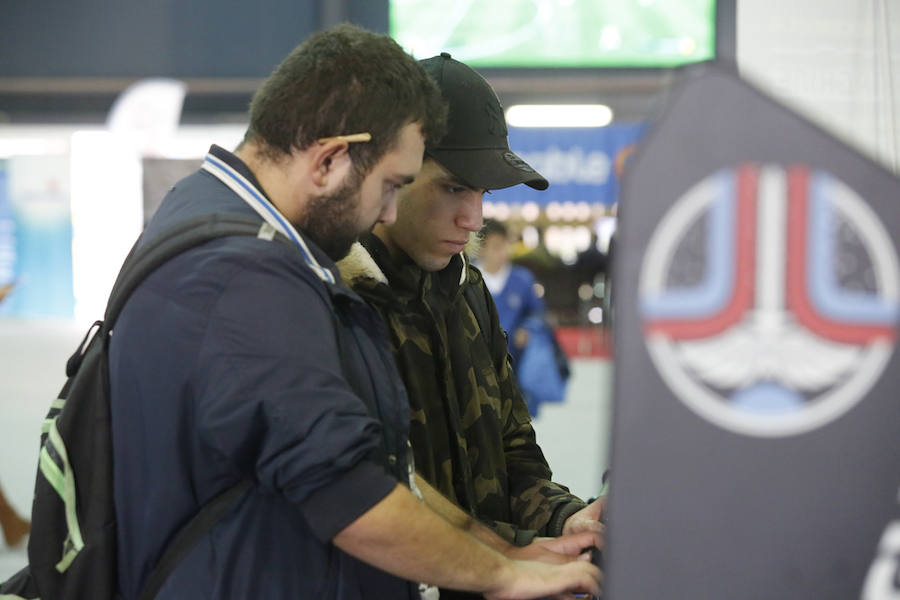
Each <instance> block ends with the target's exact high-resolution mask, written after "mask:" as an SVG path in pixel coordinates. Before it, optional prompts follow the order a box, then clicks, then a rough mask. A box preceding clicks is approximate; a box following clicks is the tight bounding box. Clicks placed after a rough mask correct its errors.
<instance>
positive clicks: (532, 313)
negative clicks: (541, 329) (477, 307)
mask: <svg viewBox="0 0 900 600" xmlns="http://www.w3.org/2000/svg"><path fill="white" fill-rule="evenodd" d="M481 236H482V239H481V255H480V260H479V267H480V268H481V274H482V276H483V277H484V282H485V284H487V288H488V290H489V291H490V292H491V296H493V298H494V303H495V304H496V305H497V314H498V315H499V317H500V326H501V327H502V328H503V330H504V331H505V332H506V334H507V336H509V353H510V356H511V357H512V361H513V366H514V367H515V366H516V364H517V363H518V360H519V357H520V356H521V355H522V351H523V350H524V349H525V345H526V344H527V343H528V330H527V329H526V328H525V321H526V320H527V319H529V318H539V319H543V318H544V314H545V312H546V308H545V307H544V301H543V300H542V299H541V298H540V296H538V294H537V292H536V291H535V284H536V282H535V279H534V275H532V274H531V271H530V270H528V269H527V268H526V267H523V266H519V265H514V264H512V262H511V250H512V242H511V240H510V239H509V231H508V230H507V229H506V226H505V225H504V224H503V223H500V222H499V221H495V220H493V219H486V220H485V222H484V227H483V228H482V230H481Z"/></svg>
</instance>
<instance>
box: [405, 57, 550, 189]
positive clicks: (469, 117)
mask: <svg viewBox="0 0 900 600" xmlns="http://www.w3.org/2000/svg"><path fill="white" fill-rule="evenodd" d="M419 62H420V63H421V64H422V66H423V67H424V68H425V70H426V71H427V72H428V74H429V75H431V76H432V77H433V78H434V80H435V81H437V84H438V87H439V88H441V94H442V95H443V96H444V100H446V101H447V103H448V104H449V106H450V115H449V118H448V123H447V135H445V136H444V137H443V138H442V139H441V141H440V142H438V143H437V144H431V145H428V146H426V147H425V154H426V155H428V156H430V157H431V158H433V159H435V160H436V161H437V162H439V163H440V164H441V165H442V166H443V167H444V168H445V169H447V170H448V171H450V172H451V173H452V174H453V175H455V176H456V177H458V178H459V179H460V180H461V181H462V182H463V183H465V184H466V185H469V186H471V187H473V188H478V189H486V190H499V189H502V188H507V187H510V186H513V185H516V184H519V183H524V184H525V185H528V186H531V187H533V188H534V189H536V190H546V189H547V186H548V185H550V184H549V183H548V182H547V180H546V179H544V177H543V176H542V175H541V174H540V173H538V172H537V171H535V170H534V169H533V168H532V167H531V165H529V164H528V163H526V162H525V161H524V160H522V159H521V158H519V157H518V156H516V154H515V153H514V152H513V151H512V150H510V149H509V142H508V141H507V139H506V136H507V130H506V117H505V116H504V114H503V107H502V106H501V105H500V99H499V98H497V94H496V93H494V90H493V89H492V88H491V86H490V84H488V82H487V81H485V79H484V77H482V76H481V75H479V74H478V73H477V72H476V71H475V70H473V69H472V68H471V67H468V66H466V65H464V64H463V63H461V62H459V61H458V60H454V59H453V58H451V57H450V55H449V54H448V53H446V52H441V53H440V55H438V56H433V57H431V58H427V59H425V60H421V61H419Z"/></svg>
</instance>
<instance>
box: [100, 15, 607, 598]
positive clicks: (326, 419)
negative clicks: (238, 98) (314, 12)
mask: <svg viewBox="0 0 900 600" xmlns="http://www.w3.org/2000/svg"><path fill="white" fill-rule="evenodd" d="M444 119H445V108H444V105H443V104H442V102H441V101H440V95H439V92H438V91H437V90H436V88H435V86H434V84H433V82H431V80H430V79H429V78H428V76H427V75H426V73H425V72H424V71H423V70H422V68H421V67H420V66H419V65H418V64H417V63H416V62H415V60H413V59H412V58H411V57H410V56H408V55H407V54H406V53H405V52H403V50H402V49H401V48H400V47H399V46H398V45H397V44H396V43H395V42H394V41H393V40H391V39H390V38H388V37H387V36H382V35H376V34H373V33H370V32H367V31H364V30H361V29H358V28H355V27H352V26H349V25H344V26H339V27H337V28H334V29H330V30H327V31H325V32H321V33H318V34H315V35H313V36H312V37H310V38H309V39H308V40H307V41H306V42H305V43H303V44H301V45H300V46H299V47H298V48H297V49H295V50H294V51H293V52H292V53H291V54H290V55H289V56H288V57H287V58H286V59H285V60H284V61H283V62H282V64H281V65H280V66H279V67H278V68H277V69H276V70H275V71H274V72H273V74H272V75H271V76H270V77H269V78H268V79H267V80H266V81H265V82H264V83H263V85H262V86H261V88H260V89H259V90H258V91H257V93H256V95H255V96H254V99H253V101H252V103H251V107H250V124H249V128H248V130H247V133H246V136H245V138H244V141H243V142H242V143H241V144H240V145H239V146H238V148H237V149H236V151H235V152H233V153H232V152H229V151H227V150H225V149H223V148H220V147H218V146H213V147H212V148H211V149H210V151H209V154H208V155H207V156H206V158H205V160H204V162H203V165H202V168H201V169H200V170H199V171H197V172H196V173H194V174H192V175H189V176H188V177H186V178H185V179H183V180H181V181H180V182H179V183H177V184H176V185H175V186H174V188H173V189H172V190H171V191H170V192H169V193H168V194H167V196H166V197H165V199H164V200H163V202H162V204H161V205H160V208H159V209H158V211H157V212H156V214H155V215H154V216H153V218H152V219H151V221H150V222H149V224H148V226H147V228H146V230H145V232H144V233H143V234H142V238H141V240H142V242H141V243H146V242H147V241H149V240H152V239H154V238H155V237H157V236H159V235H161V234H162V232H164V231H166V230H167V229H169V228H171V227H172V226H174V225H177V224H181V223H183V222H185V221H188V220H192V219H196V218H198V217H204V216H210V217H211V216H213V215H219V214H228V213H231V214H240V215H245V216H251V217H255V218H258V219H259V222H260V236H259V237H252V236H234V237H228V238H220V239H217V240H214V241H211V242H208V243H206V244H204V245H202V246H199V247H196V248H193V249H191V250H188V251H186V252H184V253H182V254H181V255H179V256H177V257H175V258H174V259H172V260H171V261H169V262H168V263H166V264H164V265H162V266H161V267H160V268H158V269H157V270H156V271H155V272H154V273H153V274H152V275H151V276H150V277H149V278H147V279H146V280H145V281H143V282H142V283H141V284H140V286H139V287H138V288H137V289H136V290H135V292H134V293H133V295H132V296H131V298H130V299H129V301H128V303H127V305H126V306H125V308H124V310H123V311H122V313H121V315H120V317H119V320H118V322H117V325H116V329H115V331H114V335H113V336H112V341H111V345H110V373H109V377H110V393H111V418H112V435H113V445H114V457H113V462H114V487H115V509H116V517H117V521H118V526H119V527H118V531H117V536H118V559H119V560H118V587H119V590H118V592H119V597H120V598H122V599H123V600H133V599H134V598H136V597H137V595H138V594H139V591H140V590H141V588H142V586H143V585H144V583H145V580H146V578H147V576H148V573H149V572H150V571H151V570H152V568H153V567H154V565H155V563H156V561H157V560H158V559H159V556H160V553H161V552H162V549H163V548H164V547H165V546H166V545H167V543H168V542H169V541H170V538H171V537H172V535H173V533H174V532H176V531H178V530H179V528H180V527H181V526H182V525H183V524H184V523H185V522H186V521H188V520H189V519H190V518H191V517H192V516H193V515H195V514H196V513H197V512H198V510H199V509H200V508H201V507H202V506H203V505H204V504H205V503H206V502H208V501H209V500H210V499H211V498H213V497H215V496H216V495H218V494H219V493H221V492H222V491H224V490H226V489H229V488H231V487H232V486H233V485H234V484H235V483H236V482H239V481H242V480H245V481H249V482H251V486H250V488H249V489H248V490H247V491H246V492H244V494H243V496H242V497H241V498H240V499H239V501H238V502H237V503H236V505H235V506H234V507H233V508H232V509H231V510H230V512H229V513H228V514H227V515H226V516H225V517H224V518H223V519H222V520H220V521H219V522H218V523H217V524H216V525H215V526H214V527H213V528H212V529H211V531H210V532H209V533H207V534H206V535H205V537H203V538H202V539H201V540H200V541H199V543H197V545H196V546H195V547H194V548H193V549H192V550H191V551H190V552H189V553H188V554H187V555H186V556H185V558H184V559H183V560H182V561H181V562H180V563H179V564H178V565H177V566H176V567H175V569H174V570H173V571H172V573H171V575H170V576H169V578H168V579H167V581H166V583H165V584H164V585H163V587H162V589H161V590H160V592H159V595H158V597H159V598H166V599H168V600H180V599H185V600H187V599H191V600H194V599H196V598H203V599H205V600H215V599H222V600H224V599H233V598H265V599H266V600H279V599H282V598H283V599H288V598H290V599H297V598H316V599H319V598H340V599H364V598H365V599H367V598H372V599H376V598H378V599H382V598H391V599H395V598H400V599H403V598H418V597H420V595H421V597H429V594H430V593H431V591H432V590H431V588H429V587H428V586H427V585H425V584H421V585H420V584H418V583H413V582H426V583H427V584H434V585H440V586H444V587H449V588H457V589H463V590H470V591H476V592H480V593H484V594H486V595H487V596H488V597H497V598H501V597H502V598H533V597H541V596H546V595H552V594H559V593H563V592H567V591H586V592H592V593H596V592H597V579H598V578H599V571H598V570H597V569H596V568H595V567H593V565H591V564H590V563H587V562H584V561H577V560H574V557H572V556H569V555H572V554H578V552H579V546H580V547H586V546H588V545H590V544H589V543H583V542H584V540H577V539H572V538H570V539H568V540H566V539H563V540H562V541H561V542H558V543H557V544H556V545H555V546H551V545H544V546H535V545H532V546H531V547H525V548H520V549H509V550H508V551H506V550H505V549H503V550H504V551H498V549H496V548H494V547H491V546H490V545H488V544H485V543H482V542H481V541H478V539H476V537H475V536H473V535H472V534H471V533H470V531H473V530H476V526H475V525H474V524H469V525H468V526H466V525H464V526H463V527H462V528H461V527H457V526H454V525H451V524H450V522H449V521H448V520H446V519H444V518H442V517H441V516H439V515H438V514H437V513H436V512H434V511H433V510H432V509H431V508H430V507H429V505H426V504H425V503H424V502H423V501H422V500H421V496H418V497H417V495H416V493H415V492H416V490H415V489H414V485H413V484H412V481H413V480H412V478H411V473H412V472H413V465H412V462H411V459H410V458H409V456H410V453H409V452H408V449H409V443H408V440H407V437H408V427H409V412H408V411H409V406H408V403H407V400H406V395H405V393H404V390H403V384H402V380H401V379H400V378H399V375H398V373H397V371H396V368H395V366H394V363H393V359H392V357H391V354H390V349H389V348H388V346H387V343H386V338H385V334H384V326H383V324H382V323H381V321H380V320H379V317H378V315H377V314H376V313H374V312H373V310H372V309H370V308H369V307H368V306H367V305H366V303H365V302H363V301H362V299H361V298H360V297H359V296H357V295H356V294H355V293H354V292H352V291H351V290H349V289H348V288H347V287H346V286H345V285H343V284H342V283H341V280H340V278H339V277H338V276H337V270H336V267H335V264H334V261H335V260H337V259H339V258H341V257H342V256H343V255H344V254H345V253H346V252H347V251H348V249H349V248H350V246H351V244H352V243H353V242H354V241H355V240H356V239H357V237H358V236H359V235H360V234H361V233H363V232H365V231H368V230H369V229H370V228H371V227H372V226H373V225H374V224H375V223H391V222H392V221H393V220H394V219H395V217H396V207H397V204H396V194H397V190H398V189H400V188H401V187H402V186H404V185H405V184H407V183H408V182H410V181H411V180H412V179H413V178H414V177H415V176H416V173H417V172H418V170H419V168H420V167H421V164H422V156H423V151H424V142H425V140H426V139H435V138H437V137H439V136H440V134H441V130H442V127H443V123H444ZM272 232H280V233H281V234H283V235H284V236H286V237H287V238H289V239H290V244H287V243H283V242H280V241H278V240H273V239H272ZM557 550H558V551H559V552H560V553H557V552H556V551H557ZM504 552H506V553H504ZM563 553H564V554H563ZM534 558H540V559H542V562H537V561H535V560H525V559H534ZM550 561H553V562H556V563H559V564H550Z"/></svg>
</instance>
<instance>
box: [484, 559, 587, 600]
mask: <svg viewBox="0 0 900 600" xmlns="http://www.w3.org/2000/svg"><path fill="white" fill-rule="evenodd" d="M509 562H510V569H509V570H508V571H507V572H506V573H505V574H503V575H502V576H501V579H502V582H501V583H500V584H499V586H498V587H497V589H495V590H492V591H488V592H485V594H484V597H485V598H488V599H489V600H527V599H529V598H547V597H550V598H554V599H557V600H564V599H571V598H576V597H583V596H575V594H591V595H594V596H599V595H600V581H601V580H602V579H603V573H602V572H601V571H600V569H598V568H597V567H596V566H594V565H593V564H591V563H590V562H586V561H574V562H569V563H566V564H564V565H548V564H546V563H542V562H533V561H518V560H512V561H509Z"/></svg>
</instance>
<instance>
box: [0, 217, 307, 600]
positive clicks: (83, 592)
mask: <svg viewBox="0 0 900 600" xmlns="http://www.w3.org/2000/svg"><path fill="white" fill-rule="evenodd" d="M231 235H254V236H258V237H261V238H264V239H267V240H270V241H271V240H278V241H282V242H287V243H290V242H289V241H288V240H287V238H286V237H285V236H283V235H281V234H279V233H276V231H275V229H274V228H273V227H272V226H271V225H269V224H268V223H260V221H259V219H252V218H248V217H243V216H235V215H215V216H212V217H204V218H201V219H198V220H194V221H190V222H187V223H185V224H183V225H180V226H176V227H175V228H173V229H171V230H170V231H168V232H166V233H164V234H162V235H160V236H159V237H157V238H155V239H153V240H151V241H150V242H148V243H147V244H145V245H144V246H142V247H140V248H138V247H137V245H135V247H134V248H133V249H132V250H131V253H130V254H129V255H128V257H127V258H126V259H125V262H124V264H123V266H122V269H121V270H120V271H119V275H118V278H117V279H116V283H115V285H114V286H113V290H112V293H111V294H110V297H109V301H108V303H107V307H106V314H105V316H104V320H103V321H97V322H95V323H94V324H93V325H92V326H91V327H90V328H89V329H88V332H87V334H86V335H85V337H84V340H82V342H81V344H79V346H78V348H77V349H76V351H75V353H74V354H73V355H72V357H71V358H70V359H69V360H68V362H67V363H66V376H67V377H68V379H67V381H66V383H65V385H64V386H63V388H62V391H61V392H60V394H59V399H57V400H55V401H54V402H53V403H52V404H51V407H50V411H49V413H48V414H47V418H46V419H45V420H44V424H43V427H42V432H41V450H40V458H39V460H38V470H37V476H36V481H35V488H34V500H33V504H32V510H31V521H32V524H31V536H30V538H29V542H28V566H26V567H25V568H23V569H22V570H21V571H19V572H18V573H16V574H15V575H13V576H12V578H10V579H8V580H7V581H5V582H3V583H0V597H3V598H6V597H7V596H4V594H6V595H8V596H10V597H12V598H22V599H37V598H44V599H45V600H85V599H90V600H112V599H113V598H114V597H115V595H116V587H117V582H116V575H117V554H116V552H117V549H116V518H115V506H114V503H113V463H112V456H113V455H112V452H113V447H112V434H111V423H110V399H109V358H108V348H109V340H110V335H111V332H112V330H113V327H114V325H115V323H116V318H117V317H118V316H119V313H120V312H121V310H122V307H123V306H124V305H125V302H126V301H127V300H128V297H129V296H130V295H131V292H132V291H134V289H135V288H136V287H137V286H138V284H140V283H141V282H142V281H143V280H144V279H145V278H146V277H147V276H148V275H149V274H150V273H151V272H153V271H154V270H155V269H156V268H157V267H159V266H160V265H162V264H163V263H165V262H166V261H168V260H169V259H170V258H173V257H174V256H176V255H178V254H180V253H181V252H184V251H185V250H187V249H189V248H192V247H194V246H198V245H200V244H203V243H205V242H207V241H209V240H212V239H214V238H218V237H222V236H231ZM92 333H93V336H92V335H91V334H92ZM250 485H251V484H250V482H249V481H243V482H241V483H239V484H237V485H235V486H234V487H232V488H230V489H227V490H225V491H224V492H222V493H221V494H220V495H219V496H217V497H216V498H214V499H213V500H211V501H210V502H209V503H208V504H207V505H206V506H204V507H203V508H202V509H201V510H200V512H199V513H197V515H195V516H194V518H193V519H192V520H191V521H189V522H188V523H187V524H186V525H185V526H184V527H183V528H182V529H181V530H180V531H179V532H178V533H177V534H176V535H175V536H173V539H172V540H170V541H169V542H168V546H167V548H166V550H165V552H164V553H163V555H162V557H161V559H160V560H159V562H158V563H157V565H156V566H155V568H154V570H153V571H152V572H151V575H150V577H149V578H148V580H147V582H146V583H145V585H144V589H143V590H142V592H141V594H140V595H139V600H151V599H152V598H154V597H155V596H156V593H157V591H158V590H159V588H160V587H161V586H162V584H163V583H164V582H165V580H166V577H167V576H168V575H169V573H170V572H171V571H172V569H173V568H174V567H175V566H176V565H177V564H178V562H179V561H180V560H181V559H182V558H183V557H184V555H185V554H186V553H187V551H188V550H190V549H191V548H192V547H193V545H194V543H195V542H196V541H198V540H199V539H200V538H201V537H202V536H203V535H204V534H206V533H207V532H208V531H209V530H210V529H211V528H212V527H213V525H215V523H216V522H217V521H218V520H220V519H221V518H222V517H223V516H225V515H226V514H227V513H228V512H229V511H230V510H231V508H232V507H233V505H234V504H235V503H236V502H237V500H238V499H239V498H240V497H241V496H242V495H243V493H244V492H245V491H246V490H247V489H248V488H249V487H250Z"/></svg>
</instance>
